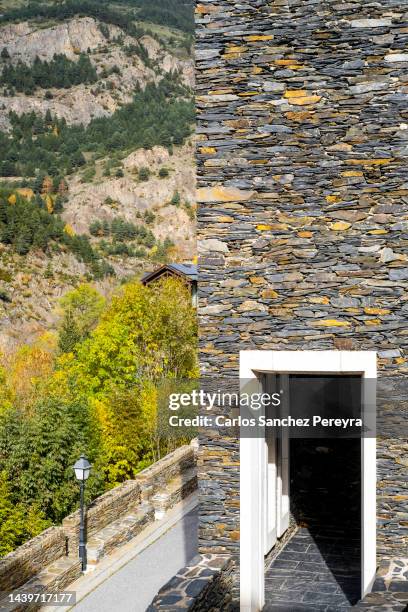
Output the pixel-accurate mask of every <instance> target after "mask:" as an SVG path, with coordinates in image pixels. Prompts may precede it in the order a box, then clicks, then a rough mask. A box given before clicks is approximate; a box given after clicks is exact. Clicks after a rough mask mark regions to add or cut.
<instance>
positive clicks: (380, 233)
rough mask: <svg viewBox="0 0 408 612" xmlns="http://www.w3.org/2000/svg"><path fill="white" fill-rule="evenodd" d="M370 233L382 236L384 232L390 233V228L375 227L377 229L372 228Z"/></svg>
mask: <svg viewBox="0 0 408 612" xmlns="http://www.w3.org/2000/svg"><path fill="white" fill-rule="evenodd" d="M368 233H369V234H372V235H373V236H381V235H382V234H388V230H385V229H375V230H370V231H369V232H368Z"/></svg>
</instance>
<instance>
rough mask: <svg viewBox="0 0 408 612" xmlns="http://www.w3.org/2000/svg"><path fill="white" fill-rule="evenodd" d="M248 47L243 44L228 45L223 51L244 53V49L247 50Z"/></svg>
mask: <svg viewBox="0 0 408 612" xmlns="http://www.w3.org/2000/svg"><path fill="white" fill-rule="evenodd" d="M247 50H248V47H245V46H244V45H229V46H228V47H227V48H226V49H225V51H226V52H227V53H244V51H247Z"/></svg>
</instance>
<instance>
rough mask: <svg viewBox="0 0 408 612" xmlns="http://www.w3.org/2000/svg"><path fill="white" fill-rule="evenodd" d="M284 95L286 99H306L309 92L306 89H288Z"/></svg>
mask: <svg viewBox="0 0 408 612" xmlns="http://www.w3.org/2000/svg"><path fill="white" fill-rule="evenodd" d="M283 95H284V97H285V98H305V97H306V96H307V91H306V90H305V89H287V90H286V91H285V93H284V94H283Z"/></svg>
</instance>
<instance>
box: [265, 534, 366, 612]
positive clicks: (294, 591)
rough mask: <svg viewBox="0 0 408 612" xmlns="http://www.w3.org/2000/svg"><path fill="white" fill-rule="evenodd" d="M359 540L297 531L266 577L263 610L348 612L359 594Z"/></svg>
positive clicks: (336, 535)
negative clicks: (345, 539) (265, 603)
mask: <svg viewBox="0 0 408 612" xmlns="http://www.w3.org/2000/svg"><path fill="white" fill-rule="evenodd" d="M359 544H360V541H359V539H358V538H357V539H356V540H354V541H353V540H352V539H351V538H348V542H347V543H345V542H344V539H343V534H342V533H341V532H336V529H335V528H333V529H332V530H328V529H327V528H326V529H325V530H322V531H321V533H320V534H319V536H316V535H315V536H313V535H312V534H311V532H310V530H309V529H307V528H300V529H299V531H297V533H296V534H295V535H294V536H293V537H292V539H291V540H290V541H289V542H288V544H287V545H286V546H285V548H284V549H283V551H282V552H281V553H280V554H279V555H278V557H277V558H276V559H275V560H274V561H272V563H271V565H270V567H269V568H268V569H267V571H266V574H265V595H266V602H267V605H266V606H265V608H264V610H265V611H269V610H280V611H281V612H298V611H301V610H315V611H316V612H319V611H325V612H329V611H333V612H334V611H336V610H339V611H340V610H349V609H350V608H351V607H352V606H353V604H355V603H356V602H357V601H358V599H359V595H360V547H359Z"/></svg>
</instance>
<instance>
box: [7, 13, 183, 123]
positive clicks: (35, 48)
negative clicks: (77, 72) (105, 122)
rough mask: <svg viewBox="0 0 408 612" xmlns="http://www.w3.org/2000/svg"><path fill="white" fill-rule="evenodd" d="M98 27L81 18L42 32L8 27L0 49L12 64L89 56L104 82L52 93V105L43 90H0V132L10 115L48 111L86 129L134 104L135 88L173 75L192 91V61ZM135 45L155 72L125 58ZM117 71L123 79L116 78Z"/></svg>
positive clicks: (130, 57) (154, 44)
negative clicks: (179, 76)
mask: <svg viewBox="0 0 408 612" xmlns="http://www.w3.org/2000/svg"><path fill="white" fill-rule="evenodd" d="M100 26H101V24H100V23H98V21H96V20H95V19H93V18H91V17H81V18H76V19H72V20H70V21H68V22H66V23H61V24H58V25H55V26H50V27H46V28H42V29H40V28H39V27H38V25H33V24H30V23H18V24H7V25H6V26H4V27H2V28H0V49H4V48H5V49H7V51H8V53H9V55H10V61H11V62H12V63H13V64H16V63H17V62H18V61H22V62H24V63H25V64H32V62H33V61H34V60H35V58H36V57H39V58H40V59H42V60H46V61H50V60H52V58H53V57H54V55H55V54H62V55H65V56H66V57H67V58H68V59H70V60H73V61H75V60H76V59H78V55H79V54H80V53H87V54H88V55H89V57H90V59H91V61H92V63H93V64H94V66H95V67H96V69H97V72H98V76H99V77H100V78H99V80H98V83H97V84H96V85H78V86H76V87H72V88H70V89H52V90H51V93H52V96H53V97H52V99H47V98H46V96H45V94H46V92H45V91H43V90H37V91H36V93H35V95H34V96H26V95H23V94H17V95H15V96H9V95H8V96H5V95H2V92H1V90H0V129H2V130H5V129H8V128H9V125H10V124H9V119H8V114H9V112H10V111H11V110H12V111H14V112H16V113H17V114H19V115H20V114H23V113H26V112H31V111H34V112H35V113H42V114H45V113H46V112H47V110H49V111H50V112H51V113H52V114H53V115H56V116H57V117H64V118H65V119H66V120H67V122H68V123H83V124H87V123H89V121H91V119H93V118H95V117H103V116H109V115H111V114H112V113H113V112H114V111H115V110H116V109H117V108H119V107H120V106H121V105H122V104H125V103H127V102H130V101H131V100H132V96H133V92H134V90H135V87H136V85H137V84H139V85H140V86H141V87H142V88H143V87H144V86H145V85H146V84H147V83H149V82H152V81H155V82H157V81H158V80H159V79H160V78H161V75H162V74H166V73H169V72H172V71H180V73H181V74H182V75H183V80H184V82H185V83H186V84H187V85H189V86H192V84H193V80H194V73H193V65H192V61H191V60H188V61H186V60H180V59H179V58H177V57H175V56H174V55H172V54H171V53H169V52H168V51H166V50H165V49H164V48H163V47H162V46H161V45H160V43H159V42H158V41H156V40H155V39H154V38H152V37H151V36H149V35H144V36H142V37H141V38H140V39H139V40H137V39H135V38H132V37H131V36H127V35H125V33H124V32H123V31H122V30H121V29H120V28H118V27H116V26H113V25H109V26H108V25H106V27H105V28H103V31H104V33H103V32H102V30H101V27H100ZM106 34H108V37H107V36H106ZM137 42H139V43H140V44H142V45H143V47H144V48H145V49H146V51H147V55H148V57H149V60H152V64H153V65H154V67H153V68H152V67H150V66H147V65H146V64H145V63H144V62H143V61H142V59H141V58H140V57H138V55H136V53H132V54H131V55H128V54H127V53H126V52H125V48H126V47H127V46H130V45H135V43H137ZM114 67H115V68H116V67H117V68H118V69H119V73H112V68H114ZM104 75H106V76H104Z"/></svg>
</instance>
